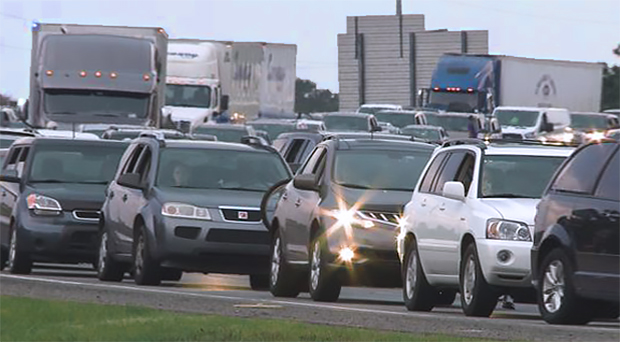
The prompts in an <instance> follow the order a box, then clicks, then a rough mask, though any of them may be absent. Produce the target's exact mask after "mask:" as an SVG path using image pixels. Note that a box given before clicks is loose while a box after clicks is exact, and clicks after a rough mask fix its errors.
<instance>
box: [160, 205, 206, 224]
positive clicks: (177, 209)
mask: <svg viewBox="0 0 620 342" xmlns="http://www.w3.org/2000/svg"><path fill="white" fill-rule="evenodd" d="M161 214H162V215H164V216H168V217H178V218H188V219H196V220H211V215H210V214H209V209H207V208H200V207H196V206H193V205H191V204H184V203H174V202H170V203H165V204H164V205H162V207H161Z"/></svg>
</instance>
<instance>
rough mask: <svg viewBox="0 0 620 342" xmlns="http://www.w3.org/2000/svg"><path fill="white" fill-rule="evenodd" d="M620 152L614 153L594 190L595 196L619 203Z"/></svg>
mask: <svg viewBox="0 0 620 342" xmlns="http://www.w3.org/2000/svg"><path fill="white" fill-rule="evenodd" d="M618 175H620V152H618V150H617V149H616V153H615V154H614V156H613V157H612V158H611V161H609V163H608V164H607V167H606V168H605V171H603V175H602V176H601V180H600V181H599V183H598V186H597V188H596V192H595V196H596V197H599V198H604V199H610V200H614V201H620V177H618Z"/></svg>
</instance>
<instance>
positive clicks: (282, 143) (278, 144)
mask: <svg viewBox="0 0 620 342" xmlns="http://www.w3.org/2000/svg"><path fill="white" fill-rule="evenodd" d="M287 141H288V139H276V140H274V141H273V148H275V149H276V150H278V152H280V153H282V149H283V148H284V146H285V145H286V142H287Z"/></svg>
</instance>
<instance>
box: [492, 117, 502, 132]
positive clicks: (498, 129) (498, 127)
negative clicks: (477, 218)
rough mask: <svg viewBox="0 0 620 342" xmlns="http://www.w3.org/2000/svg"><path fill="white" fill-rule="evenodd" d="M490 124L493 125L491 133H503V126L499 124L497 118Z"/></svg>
mask: <svg viewBox="0 0 620 342" xmlns="http://www.w3.org/2000/svg"><path fill="white" fill-rule="evenodd" d="M489 124H490V125H491V127H490V128H491V133H501V132H502V126H501V125H500V124H499V121H498V120H497V119H495V118H493V119H491V121H490V122H489Z"/></svg>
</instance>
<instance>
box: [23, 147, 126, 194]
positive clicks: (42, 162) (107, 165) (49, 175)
mask: <svg viewBox="0 0 620 342" xmlns="http://www.w3.org/2000/svg"><path fill="white" fill-rule="evenodd" d="M125 147H126V146H125V145H123V144H118V145H117V144H115V145H114V146H102V145H80V144H79V143H77V142H76V143H75V144H63V145H56V146H55V145H50V144H45V145H44V144H41V145H38V146H37V147H36V149H35V153H34V157H33V160H32V167H31V168H30V176H29V177H28V180H29V182H31V183H93V184H107V183H108V182H109V181H110V180H111V179H112V178H113V177H114V173H115V172H116V166H117V165H118V162H119V160H120V159H121V156H122V155H123V152H124V151H125Z"/></svg>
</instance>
